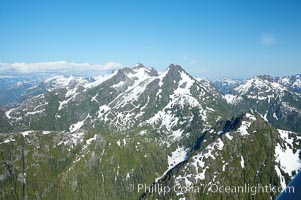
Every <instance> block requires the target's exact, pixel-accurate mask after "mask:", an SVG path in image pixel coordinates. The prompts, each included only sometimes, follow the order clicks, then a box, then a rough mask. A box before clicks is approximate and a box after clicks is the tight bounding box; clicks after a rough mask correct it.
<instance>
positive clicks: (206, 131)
mask: <svg viewBox="0 0 301 200" xmlns="http://www.w3.org/2000/svg"><path fill="white" fill-rule="evenodd" d="M1 85H3V86H1ZM0 86H1V88H0V91H1V95H0V102H1V106H0V113H1V114H0V199H104V200H106V199H108V200H112V199H116V200H119V199H130V200H131V199H181V200H185V199H186V200H188V199H276V198H277V196H278V195H279V194H280V192H281V190H277V191H270V190H269V191H268V192H266V191H264V192H263V191H259V192H254V191H253V190H252V191H251V192H250V191H234V188H237V187H240V186H241V187H246V186H250V187H251V186H258V185H262V186H269V187H274V186H275V187H281V188H282V189H285V187H286V186H287V185H288V184H289V182H290V181H291V180H292V178H293V177H294V176H295V175H296V174H297V173H298V171H299V170H300V168H301V161H300V160H301V153H300V149H301V123H300V122H301V75H292V76H286V77H271V76H267V75H261V76H256V77H252V78H250V79H247V80H230V79H224V80H220V81H218V80H216V81H209V80H207V79H203V78H202V79H200V78H195V77H193V76H191V75H190V74H189V73H187V72H186V71H185V70H184V69H183V68H182V67H181V66H179V65H174V64H171V65H170V66H169V67H168V68H167V69H166V70H165V71H163V72H161V73H158V72H157V71H156V70H155V69H154V68H149V67H145V66H144V65H143V64H141V63H138V64H136V65H135V66H133V67H131V68H123V69H119V70H116V71H113V72H112V73H111V74H108V75H100V76H96V77H93V78H86V77H73V76H69V77H64V76H55V77H51V78H48V79H45V80H43V81H39V80H23V79H22V80H19V79H17V80H15V81H14V80H12V79H10V78H2V79H0ZM225 186H231V189H232V190H231V192H224V191H217V190H216V189H217V188H223V187H225Z"/></svg>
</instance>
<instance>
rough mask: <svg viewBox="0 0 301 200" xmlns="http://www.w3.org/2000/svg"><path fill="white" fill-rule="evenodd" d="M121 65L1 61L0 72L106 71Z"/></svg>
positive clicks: (109, 63)
mask: <svg viewBox="0 0 301 200" xmlns="http://www.w3.org/2000/svg"><path fill="white" fill-rule="evenodd" d="M122 66H123V65H122V64H120V63H116V62H108V63H105V64H89V63H72V62H67V61H53V62H36V63H25V62H16V63H1V62H0V73H1V74H6V73H20V74H28V73H36V72H37V73H48V72H50V73H52V72H55V73H65V72H74V73H79V72H86V71H96V72H97V71H98V72H102V71H108V70H114V69H118V68H121V67H122Z"/></svg>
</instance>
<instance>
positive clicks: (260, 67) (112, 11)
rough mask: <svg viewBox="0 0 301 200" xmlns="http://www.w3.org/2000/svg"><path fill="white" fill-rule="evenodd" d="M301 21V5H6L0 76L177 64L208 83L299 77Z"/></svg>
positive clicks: (264, 1)
mask: <svg viewBox="0 0 301 200" xmlns="http://www.w3.org/2000/svg"><path fill="white" fill-rule="evenodd" d="M300 19H301V1H297V0H286V1H284V0H270V1H268V0H252V1H231V0H227V1H222V0H220V1H217V0H198V1H193V0H187V1H184V0H160V1H159V0H158V1H157V0H140V1H138V0H137V1H126V0H124V1H121V0H120V1H114V0H110V1H109V0H108V1H89V0H86V1H83V0H82V1H79V0H75V1H74V0H73V1H66V0H59V1H56V0H48V1H47V0H43V1H41V0H35V1H34V0H26V1H24V0H20V1H16V0H9V1H5V0H1V1H0V27H1V28H0V63H1V64H0V72H2V73H5V72H6V70H10V72H13V71H14V70H15V71H16V72H17V71H18V67H20V68H22V67H23V68H22V70H23V69H26V70H28V66H33V67H31V68H30V67H29V68H30V69H31V70H32V69H33V68H35V67H36V69H37V70H39V69H40V68H41V69H43V70H45V69H46V68H45V66H44V67H40V68H39V63H40V64H41V65H45V63H46V66H48V67H52V65H55V63H57V61H65V63H67V64H68V63H73V64H74V65H72V66H74V67H82V68H84V67H87V69H90V68H93V69H95V68H97V67H99V68H102V69H107V67H108V66H109V67H110V66H111V68H114V67H120V66H132V65H134V64H135V63H136V62H142V63H144V64H145V65H147V66H152V67H154V68H156V69H158V70H160V71H162V70H164V69H165V68H166V67H167V66H168V65H169V64H170V63H175V64H180V65H182V66H183V67H184V68H185V69H186V70H187V71H188V72H190V73H191V74H193V75H194V76H199V77H209V78H220V77H223V76H226V77H233V78H238V77H241V78H246V77H250V76H253V75H258V74H270V75H274V76H277V75H289V74H296V73H301V70H300V69H301V22H300ZM16 62H18V63H19V64H18V63H16ZM20 62H22V63H21V64H20ZM48 62H49V63H51V64H48V65H47V63H48ZM82 63H85V65H83V66H82V65H81V64H82ZM88 63H89V64H88ZM114 64H116V66H114ZM26 66H27V68H26ZM89 67H90V68H89ZM1 68H2V69H1ZM54 69H55V66H54ZM22 70H19V71H18V72H24V71H22ZM26 70H25V71H26ZM29 71H30V70H29ZM26 72H28V71H26Z"/></svg>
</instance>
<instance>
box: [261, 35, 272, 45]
mask: <svg viewBox="0 0 301 200" xmlns="http://www.w3.org/2000/svg"><path fill="white" fill-rule="evenodd" d="M260 41H261V44H263V45H273V44H275V43H276V38H275V37H274V36H273V35H271V34H263V35H262V36H261V38H260Z"/></svg>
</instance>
